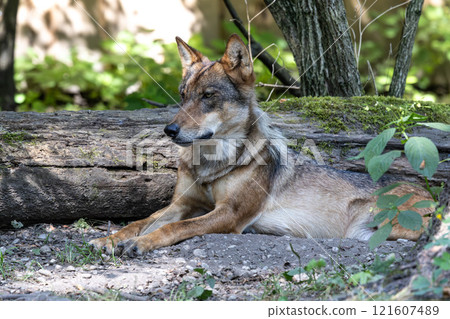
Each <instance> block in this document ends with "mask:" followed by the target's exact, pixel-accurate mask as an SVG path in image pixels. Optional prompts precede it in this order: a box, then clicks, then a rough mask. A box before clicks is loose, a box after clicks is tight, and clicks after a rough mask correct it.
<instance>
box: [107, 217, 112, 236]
mask: <svg viewBox="0 0 450 319" xmlns="http://www.w3.org/2000/svg"><path fill="white" fill-rule="evenodd" d="M109 235H111V221H110V220H108V231H107V232H106V237H109Z"/></svg>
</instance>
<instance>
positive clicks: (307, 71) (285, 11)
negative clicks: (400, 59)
mask: <svg viewBox="0 0 450 319" xmlns="http://www.w3.org/2000/svg"><path fill="white" fill-rule="evenodd" d="M264 1H265V3H266V4H267V5H269V4H270V3H272V1H271V0H264ZM269 10H270V12H271V13H272V15H273V17H274V19H275V21H276V23H277V24H278V26H279V27H280V29H281V31H282V32H283V35H284V37H285V38H286V41H287V42H288V44H289V47H290V49H291V51H292V53H293V55H294V59H295V62H296V64H297V67H298V70H299V74H300V83H301V84H300V90H301V94H302V95H303V96H310V95H311V96H326V95H331V96H359V95H361V82H360V77H359V72H358V69H357V66H356V59H355V55H354V52H353V48H352V42H351V38H350V34H349V28H348V23H347V19H346V13H345V7H344V4H343V2H342V0H320V1H314V0H299V1H289V0H280V1H276V2H275V3H274V4H272V5H271V6H270V7H269Z"/></svg>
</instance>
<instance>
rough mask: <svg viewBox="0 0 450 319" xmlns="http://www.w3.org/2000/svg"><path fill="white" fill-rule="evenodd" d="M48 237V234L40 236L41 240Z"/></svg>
mask: <svg viewBox="0 0 450 319" xmlns="http://www.w3.org/2000/svg"><path fill="white" fill-rule="evenodd" d="M47 238H48V234H40V235H39V236H38V239H40V240H46V239H47Z"/></svg>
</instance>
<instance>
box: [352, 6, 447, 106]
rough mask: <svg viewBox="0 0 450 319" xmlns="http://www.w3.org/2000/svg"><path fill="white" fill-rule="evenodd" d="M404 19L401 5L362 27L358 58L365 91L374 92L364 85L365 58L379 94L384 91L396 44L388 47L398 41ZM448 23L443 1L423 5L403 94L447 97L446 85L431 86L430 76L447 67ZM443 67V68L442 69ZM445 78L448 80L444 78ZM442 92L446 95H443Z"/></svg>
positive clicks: (392, 64) (372, 11)
mask: <svg viewBox="0 0 450 319" xmlns="http://www.w3.org/2000/svg"><path fill="white" fill-rule="evenodd" d="M368 13H369V15H370V16H371V18H372V19H374V18H375V17H376V16H378V15H379V14H380V12H375V11H374V10H369V12H368ZM404 19H405V11H404V9H403V8H399V9H395V10H393V11H391V12H389V13H387V14H385V15H383V16H382V17H380V18H379V19H378V20H377V21H376V22H374V23H373V24H371V25H370V26H369V27H368V29H367V30H366V32H365V34H364V37H363V41H362V48H361V57H360V59H359V63H360V71H361V73H362V82H363V83H365V84H366V86H365V89H366V94H372V93H373V92H374V89H373V88H370V87H369V86H368V85H367V84H368V83H369V82H370V78H369V77H370V76H369V72H368V69H367V68H366V67H365V66H366V61H370V63H371V66H372V68H373V70H374V73H375V81H376V85H377V89H378V91H379V92H380V94H385V93H386V92H388V90H389V85H390V83H391V77H392V73H393V69H394V63H395V53H396V50H397V48H398V46H396V47H392V43H396V42H398V41H399V39H400V36H401V32H402V28H403V25H404ZM449 23H450V7H448V6H446V5H444V6H436V7H435V6H432V5H427V6H425V7H424V10H423V12H422V15H421V17H420V20H419V28H418V32H417V34H416V39H415V45H414V47H413V55H412V63H411V68H410V71H409V74H408V77H407V80H406V88H405V98H408V99H415V100H423V99H426V100H432V101H437V100H442V101H447V102H448V101H449V99H450V95H449V92H448V88H445V87H442V88H436V87H433V84H434V83H433V78H436V74H437V73H438V72H440V73H441V74H443V73H444V72H448V69H449V67H450V63H449V61H450V53H449V52H450V33H449V32H448V31H447V29H448V25H449ZM368 39H374V40H368ZM388 44H390V45H391V48H390V47H389V46H388ZM443 69H446V70H447V71H444V72H442V70H443ZM446 81H447V83H448V79H447V80H446ZM434 82H435V81H434ZM444 85H445V84H444ZM436 92H439V93H438V94H436ZM443 93H444V94H446V95H445V96H443V95H442V94H443Z"/></svg>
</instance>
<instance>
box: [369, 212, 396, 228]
mask: <svg viewBox="0 0 450 319" xmlns="http://www.w3.org/2000/svg"><path fill="white" fill-rule="evenodd" d="M392 211H393V212H394V213H397V210H396V209H384V210H382V211H380V212H379V213H378V214H376V215H375V216H374V218H373V221H372V222H370V223H369V224H367V227H376V226H378V225H379V224H381V223H382V222H383V221H384V220H386V218H388V214H389V213H391V212H392ZM389 215H390V214H389ZM394 216H395V215H394Z"/></svg>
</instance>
